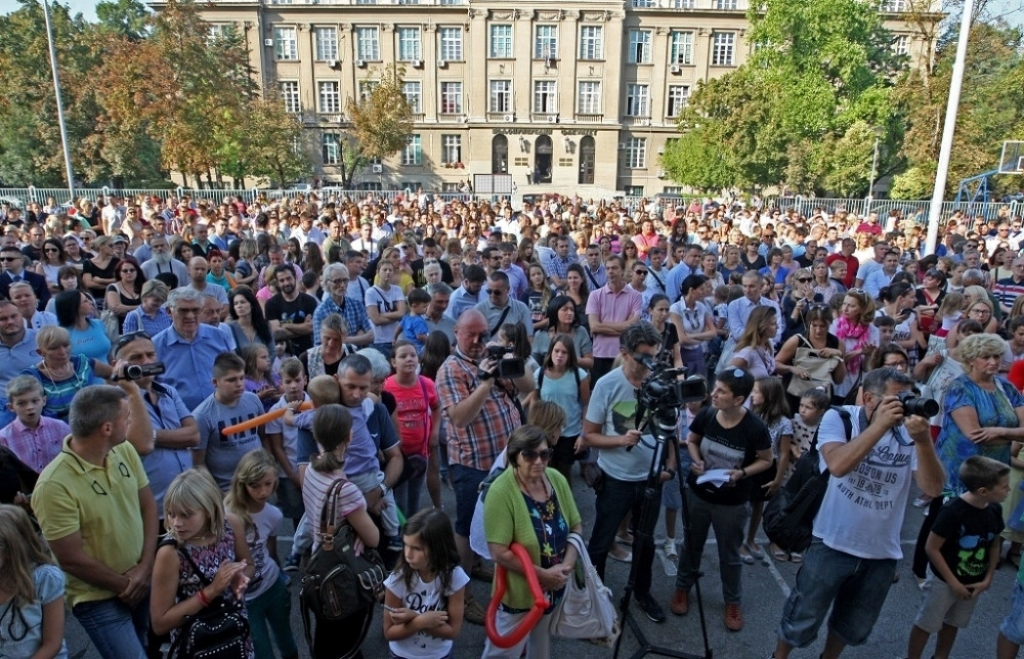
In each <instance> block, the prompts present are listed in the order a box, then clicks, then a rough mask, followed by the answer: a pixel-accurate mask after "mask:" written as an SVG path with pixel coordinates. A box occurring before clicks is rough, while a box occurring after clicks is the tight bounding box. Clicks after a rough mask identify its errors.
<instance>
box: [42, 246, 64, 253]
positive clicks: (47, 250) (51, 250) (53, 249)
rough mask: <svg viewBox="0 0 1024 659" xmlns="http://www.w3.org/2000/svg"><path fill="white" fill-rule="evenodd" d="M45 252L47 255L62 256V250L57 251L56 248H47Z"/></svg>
mask: <svg viewBox="0 0 1024 659" xmlns="http://www.w3.org/2000/svg"><path fill="white" fill-rule="evenodd" d="M43 251H44V252H46V253H47V254H60V250H59V249H57V248H56V247H47V248H46V249H44V250H43Z"/></svg>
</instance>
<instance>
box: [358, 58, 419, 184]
mask: <svg viewBox="0 0 1024 659" xmlns="http://www.w3.org/2000/svg"><path fill="white" fill-rule="evenodd" d="M403 73H404V70H403V69H401V68H396V67H395V66H394V65H391V64H389V65H388V66H387V67H385V69H384V71H383V72H382V73H381V76H380V80H379V81H377V82H376V83H374V84H373V86H372V90H371V91H370V93H369V94H367V95H366V96H365V97H364V98H360V99H358V100H357V99H354V98H352V97H349V99H348V104H347V108H346V109H347V111H348V118H349V120H350V121H351V128H349V130H348V131H347V132H348V135H349V136H350V137H351V138H352V139H353V141H354V144H343V145H342V159H341V160H342V180H343V181H344V184H345V186H346V187H348V186H350V185H351V184H352V179H353V178H354V176H355V173H356V171H357V170H358V169H359V168H360V167H363V166H365V165H366V164H367V163H368V162H369V161H370V160H374V159H380V160H383V159H385V158H388V157H390V156H393V155H394V154H396V153H398V152H399V151H400V150H402V149H403V148H405V145H406V144H407V143H408V141H409V135H410V134H411V133H412V128H413V118H412V108H410V107H409V103H408V101H406V99H405V95H404V94H403V93H402V75H403Z"/></svg>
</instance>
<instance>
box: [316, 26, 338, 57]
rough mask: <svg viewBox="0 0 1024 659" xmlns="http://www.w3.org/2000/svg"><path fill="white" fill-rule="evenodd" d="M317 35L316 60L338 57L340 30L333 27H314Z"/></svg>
mask: <svg viewBox="0 0 1024 659" xmlns="http://www.w3.org/2000/svg"><path fill="white" fill-rule="evenodd" d="M313 35H314V36H315V37H316V61H318V62H326V61H327V60H335V61H337V59H338V30H337V29H336V28H333V27H317V28H313Z"/></svg>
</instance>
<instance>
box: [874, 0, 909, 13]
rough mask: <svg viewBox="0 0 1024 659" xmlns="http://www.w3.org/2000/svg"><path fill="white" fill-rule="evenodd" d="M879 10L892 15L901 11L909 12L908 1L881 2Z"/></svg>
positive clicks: (887, 0) (889, 0) (884, 0)
mask: <svg viewBox="0 0 1024 659" xmlns="http://www.w3.org/2000/svg"><path fill="white" fill-rule="evenodd" d="M881 9H882V11H885V12H890V13H893V14H895V13H897V12H901V11H909V10H910V0H883V1H882V7H881Z"/></svg>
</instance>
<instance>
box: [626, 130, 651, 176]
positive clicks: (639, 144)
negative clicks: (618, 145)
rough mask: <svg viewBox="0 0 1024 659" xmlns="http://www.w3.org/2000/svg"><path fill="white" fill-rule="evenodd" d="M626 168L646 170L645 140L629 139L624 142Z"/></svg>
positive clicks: (641, 138)
mask: <svg viewBox="0 0 1024 659" xmlns="http://www.w3.org/2000/svg"><path fill="white" fill-rule="evenodd" d="M626 167H628V168H629V169H647V138H645V137H631V138H629V139H628V140H627V141H626Z"/></svg>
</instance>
